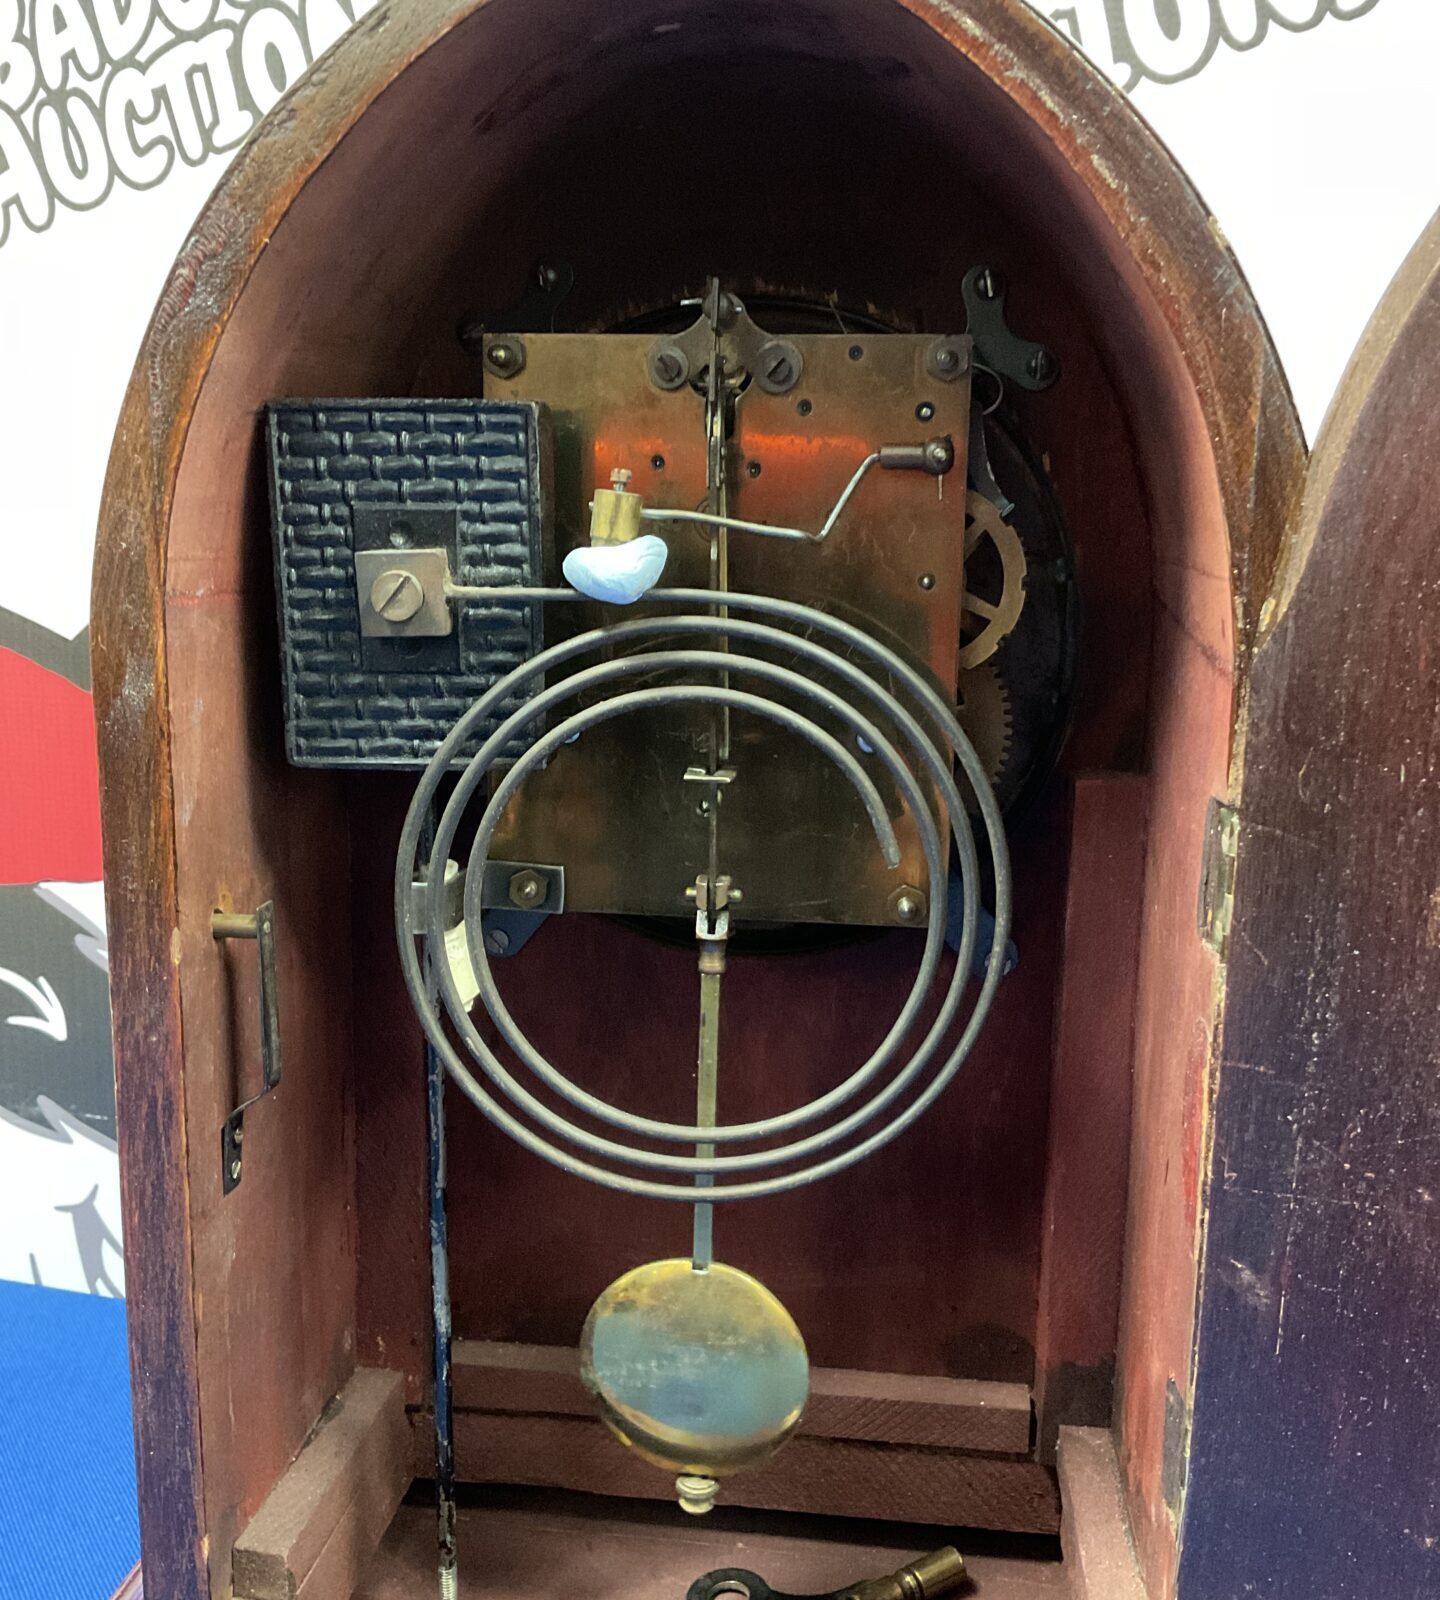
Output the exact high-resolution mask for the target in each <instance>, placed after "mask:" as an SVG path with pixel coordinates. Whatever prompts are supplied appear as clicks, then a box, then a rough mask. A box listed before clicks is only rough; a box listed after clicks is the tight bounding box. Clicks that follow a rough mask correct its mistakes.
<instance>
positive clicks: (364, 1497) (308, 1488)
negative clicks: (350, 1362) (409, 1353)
mask: <svg viewBox="0 0 1440 1600" xmlns="http://www.w3.org/2000/svg"><path fill="white" fill-rule="evenodd" d="M410 1455H411V1447H410V1423H409V1420H408V1418H407V1417H406V1415H405V1385H404V1382H403V1380H402V1379H401V1377H400V1375H399V1373H396V1372H379V1371H376V1370H375V1369H373V1368H361V1369H360V1370H359V1371H357V1372H355V1373H354V1374H353V1375H352V1377H351V1379H350V1381H349V1382H348V1383H347V1384H346V1385H345V1387H344V1389H343V1390H341V1392H340V1393H339V1394H338V1395H337V1396H336V1398H335V1400H334V1401H333V1402H332V1403H331V1404H330V1405H329V1406H327V1407H326V1410H325V1414H324V1416H323V1417H322V1419H321V1421H320V1423H319V1426H318V1427H317V1428H316V1431H315V1434H314V1436H313V1437H312V1438H311V1439H310V1440H309V1441H308V1443H307V1444H306V1445H305V1448H304V1449H303V1450H302V1451H301V1452H300V1454H299V1455H298V1456H297V1457H296V1458H295V1461H294V1463H293V1464H292V1465H291V1466H290V1468H289V1469H288V1471H286V1472H285V1474H284V1475H283V1476H282V1477H281V1478H280V1480H279V1482H278V1483H277V1484H276V1485H275V1487H274V1488H273V1489H272V1490H271V1491H270V1493H269V1495H268V1496H267V1497H266V1500H265V1503H264V1505H262V1506H261V1507H260V1509H259V1511H257V1512H256V1513H255V1515H254V1516H253V1517H252V1518H251V1519H250V1521H249V1523H248V1525H247V1526H246V1528H245V1530H244V1532H243V1533H242V1534H241V1536H240V1538H239V1539H238V1540H237V1541H236V1543H235V1552H234V1568H233V1578H234V1587H235V1596H236V1600H349V1597H350V1595H351V1593H352V1592H353V1591H354V1588H355V1584H356V1582H357V1580H358V1578H359V1574H360V1571H361V1569H362V1567H363V1566H364V1564H365V1562H366V1561H367V1560H368V1559H369V1557H370V1556H371V1554H372V1553H373V1552H374V1550H375V1547H376V1546H377V1545H378V1544H379V1542H380V1539H381V1537H382V1535H383V1534H384V1532H385V1530H386V1529H387V1528H388V1527H389V1525H390V1519H391V1518H392V1517H393V1516H394V1515H395V1510H396V1508H397V1507H398V1506H399V1504H400V1501H401V1499H402V1497H403V1496H404V1494H405V1491H406V1490H407V1489H408V1488H409V1487H410V1476H411V1474H410Z"/></svg>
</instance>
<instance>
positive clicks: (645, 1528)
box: [354, 1493, 1071, 1600]
mask: <svg viewBox="0 0 1440 1600" xmlns="http://www.w3.org/2000/svg"><path fill="white" fill-rule="evenodd" d="M457 1537H458V1543H459V1550H460V1590H459V1593H460V1600H557V1597H562V1596H577V1597H583V1600H683V1597H684V1594H685V1591H686V1590H687V1589H688V1588H689V1586H690V1585H691V1584H692V1583H693V1582H694V1581H695V1579H696V1578H698V1577H700V1576H701V1575H702V1574H703V1573H706V1572H711V1571H713V1570H714V1569H715V1568H717V1567H745V1568H748V1569H749V1570H751V1571H753V1572H757V1573H759V1574H760V1576H761V1577H762V1578H764V1579H765V1580H766V1581H767V1582H768V1583H770V1584H771V1585H772V1586H773V1587H774V1588H776V1589H779V1590H781V1591H784V1592H788V1593H794V1594H814V1593H816V1592H817V1591H818V1592H820V1593H824V1592H825V1591H827V1590H831V1589H836V1588H839V1587H840V1586H842V1585H845V1584H850V1583H854V1582H855V1581H856V1580H857V1579H859V1578H866V1577H876V1576H878V1575H880V1574H881V1573H885V1572H893V1571H894V1570H895V1569H896V1568H897V1567H899V1566H900V1565H902V1564H903V1563H904V1562H906V1561H909V1560H912V1559H913V1558H914V1557H915V1556H916V1555H919V1554H920V1553H921V1552H923V1551H925V1550H929V1549H934V1548H935V1547H936V1546H938V1545H941V1544H944V1543H946V1542H952V1543H956V1544H957V1546H958V1548H959V1549H960V1551H961V1552H962V1554H963V1555H964V1556H965V1560H966V1565H967V1567H968V1568H969V1571H970V1574H971V1577H972V1579H973V1580H974V1585H975V1587H974V1590H973V1591H972V1592H973V1594H974V1595H975V1596H976V1600H1071V1596H1070V1588H1069V1584H1068V1581H1067V1578H1066V1572H1065V1568H1064V1567H1063V1566H1062V1565H1061V1563H1060V1562H1059V1561H1058V1560H1056V1559H1055V1552H1054V1549H1053V1546H1052V1547H1051V1548H1050V1549H1048V1550H1045V1549H1040V1550H1036V1551H1034V1552H1033V1553H1032V1551H1031V1550H1030V1549H1029V1548H1024V1546H1025V1544H1026V1542H1025V1541H1018V1542H1013V1541H1012V1542H1011V1543H1009V1544H1005V1543H1003V1542H1001V1541H997V1540H995V1539H994V1538H993V1537H992V1538H986V1537H985V1536H977V1537H975V1538H968V1539H967V1538H966V1537H965V1536H964V1535H963V1534H954V1533H952V1532H951V1531H950V1530H945V1531H943V1532H939V1531H936V1530H934V1529H929V1528H924V1529H915V1528H909V1527H901V1526H895V1525H890V1526H876V1525H875V1524H874V1523H853V1522H839V1521H835V1520H831V1519H820V1518H797V1517H789V1516H774V1515H764V1514H760V1513H753V1512H752V1513H746V1512H738V1511H734V1510H731V1511H725V1510H718V1511H715V1512H712V1513H711V1515H710V1516H708V1517H703V1518H692V1517H687V1516H685V1515H684V1514H683V1513H682V1512H681V1511H679V1510H678V1509H676V1508H674V1507H661V1506H655V1507H649V1506H638V1505H633V1504H629V1505H627V1504H622V1503H620V1502H616V1501H613V1500H603V1499H599V1498H596V1497H591V1496H582V1495H563V1494H548V1493H530V1494H528V1495H526V1494H520V1493H497V1494H496V1495H495V1496H493V1497H490V1496H486V1497H485V1498H484V1499H483V1500H482V1503H480V1504H478V1505H471V1506H465V1507H462V1508H461V1511H460V1516H459V1520H458V1527H457ZM1029 1543H1030V1545H1034V1544H1036V1543H1037V1542H1036V1541H1030V1542H1029ZM1038 1543H1040V1544H1042V1545H1043V1544H1046V1543H1048V1541H1040V1542H1038ZM434 1573H435V1513H434V1511H433V1510H431V1509H429V1508H426V1507H419V1506H413V1505H406V1506H404V1507H402V1508H401V1510H400V1512H399V1514H398V1515H397V1517H396V1518H395V1521H394V1523H393V1524H392V1525H391V1528H390V1531H389V1532H388V1533H387V1534H386V1536H385V1539H384V1542H383V1543H382V1545H381V1547H380V1549H379V1550H378V1551H377V1552H376V1555H375V1558H374V1559H373V1560H372V1561H371V1562H370V1564H369V1565H368V1566H367V1568H366V1570H365V1574H364V1577H363V1578H362V1580H361V1583H360V1586H359V1588H358V1589H357V1590H356V1591H355V1597H354V1600H415V1597H416V1596H419V1595H429V1594H433V1593H434V1592H435V1576H434Z"/></svg>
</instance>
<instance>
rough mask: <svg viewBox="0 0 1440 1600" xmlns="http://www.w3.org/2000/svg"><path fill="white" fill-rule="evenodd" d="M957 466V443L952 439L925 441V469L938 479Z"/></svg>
mask: <svg viewBox="0 0 1440 1600" xmlns="http://www.w3.org/2000/svg"><path fill="white" fill-rule="evenodd" d="M954 465H955V441H954V440H953V439H950V438H944V439H927V440H926V441H925V467H926V470H927V471H929V472H933V473H934V474H935V476H936V477H937V478H938V477H939V476H940V475H941V473H944V472H949V470H950V469H951V467H953V466H954Z"/></svg>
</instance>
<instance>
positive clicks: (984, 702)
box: [955, 661, 1012, 789]
mask: <svg viewBox="0 0 1440 1600" xmlns="http://www.w3.org/2000/svg"><path fill="white" fill-rule="evenodd" d="M957 688H958V693H957V695H956V707H955V713H956V716H957V717H958V718H959V720H960V726H961V727H962V728H964V730H965V733H966V736H967V737H968V738H969V740H970V742H971V744H973V745H974V746H975V751H976V754H977V755H978V756H979V757H980V759H981V761H983V762H984V763H985V776H986V777H987V778H989V780H990V783H991V787H992V788H997V789H998V787H999V786H1000V783H1001V780H1002V779H1003V778H1004V776H1005V771H1006V768H1007V767H1008V766H1009V764H1010V755H1011V749H1012V743H1011V736H1010V692H1009V690H1008V689H1006V687H1005V685H1004V683H1003V682H1002V681H1001V678H1000V675H999V673H998V672H997V671H996V670H995V667H994V665H993V664H992V663H991V662H988V661H983V662H981V664H980V665H979V666H978V667H971V668H970V670H969V671H968V672H962V673H961V674H960V680H959V683H958V686H957Z"/></svg>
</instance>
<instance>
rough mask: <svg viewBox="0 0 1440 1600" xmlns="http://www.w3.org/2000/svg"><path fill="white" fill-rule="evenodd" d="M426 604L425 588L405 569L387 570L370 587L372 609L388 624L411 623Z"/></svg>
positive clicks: (393, 568)
mask: <svg viewBox="0 0 1440 1600" xmlns="http://www.w3.org/2000/svg"><path fill="white" fill-rule="evenodd" d="M424 604H425V589H424V586H423V585H422V584H421V582H420V580H419V578H417V577H416V576H415V574H414V573H413V572H407V571H405V569H404V568H403V567H390V568H387V570H386V571H384V572H382V573H381V574H380V576H379V577H378V578H376V580H375V581H374V583H372V584H371V585H370V609H371V610H372V611H373V612H374V613H375V615H376V616H377V617H384V619H385V620H386V622H409V620H410V619H411V617H413V616H414V615H415V614H416V613H417V612H418V611H419V610H420V607H421V606H423V605H424Z"/></svg>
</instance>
